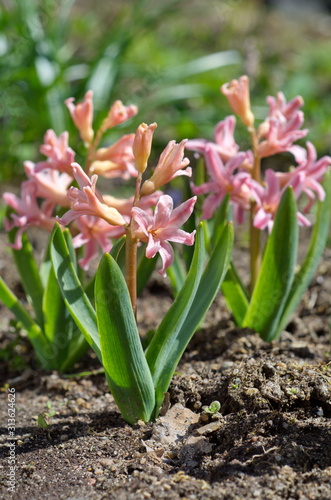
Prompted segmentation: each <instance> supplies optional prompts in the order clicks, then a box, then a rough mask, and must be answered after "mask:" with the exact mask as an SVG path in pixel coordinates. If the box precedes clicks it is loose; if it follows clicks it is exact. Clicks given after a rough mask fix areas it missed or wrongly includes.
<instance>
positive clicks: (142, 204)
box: [103, 191, 163, 218]
mask: <svg viewBox="0 0 331 500" xmlns="http://www.w3.org/2000/svg"><path fill="white" fill-rule="evenodd" d="M162 194H163V193H162V191H155V193H153V194H149V195H148V196H143V197H142V198H140V200H139V203H138V207H139V208H141V209H142V210H146V211H149V209H151V207H155V205H156V204H157V202H158V201H159V198H160V196H161V195H162ZM103 201H104V202H105V203H106V205H108V206H109V207H113V208H116V210H118V211H119V213H120V214H121V215H123V217H124V218H125V217H129V218H130V216H131V210H132V207H133V202H134V196H130V198H115V197H114V196H111V195H109V194H104V195H103Z"/></svg>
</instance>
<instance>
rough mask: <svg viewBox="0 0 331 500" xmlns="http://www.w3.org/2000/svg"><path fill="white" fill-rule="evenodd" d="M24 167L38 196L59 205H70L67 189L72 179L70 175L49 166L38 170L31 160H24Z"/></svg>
mask: <svg viewBox="0 0 331 500" xmlns="http://www.w3.org/2000/svg"><path fill="white" fill-rule="evenodd" d="M24 169H25V173H26V175H27V177H28V178H29V179H31V180H33V182H34V183H35V185H36V189H37V190H36V196H37V197H38V198H44V199H46V200H48V201H49V202H51V203H53V204H54V205H60V206H61V207H69V206H70V201H69V199H68V197H67V191H68V187H69V185H70V184H71V183H72V181H73V177H72V176H71V175H68V174H67V173H65V172H59V171H58V170H54V169H51V168H48V169H44V170H41V171H38V170H37V169H36V166H35V165H34V163H32V162H31V161H26V162H24ZM36 170H37V171H36Z"/></svg>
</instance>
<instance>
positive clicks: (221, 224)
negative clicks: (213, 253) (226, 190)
mask: <svg viewBox="0 0 331 500" xmlns="http://www.w3.org/2000/svg"><path fill="white" fill-rule="evenodd" d="M229 201H230V195H229V194H227V195H226V196H224V198H223V200H222V203H221V204H220V206H219V207H218V209H217V211H216V214H215V216H214V217H213V221H214V224H213V232H212V235H211V237H210V248H211V250H212V249H213V248H214V246H215V245H216V242H217V241H218V239H219V237H220V235H221V234H222V232H223V229H224V228H225V225H226V223H227V221H228V211H229Z"/></svg>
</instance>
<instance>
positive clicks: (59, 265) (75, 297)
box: [51, 225, 102, 362]
mask: <svg viewBox="0 0 331 500" xmlns="http://www.w3.org/2000/svg"><path fill="white" fill-rule="evenodd" d="M51 258H52V263H53V266H54V272H55V274H56V277H57V280H58V283H59V286H60V289H61V293H62V295H63V298H64V301H65V303H66V306H67V307H68V309H69V312H70V314H71V316H72V318H73V320H74V321H75V323H76V325H77V326H78V328H79V329H80V331H81V332H82V333H83V335H84V337H85V338H86V340H87V342H88V343H89V345H90V346H91V347H92V349H93V350H94V352H95V354H96V355H97V356H98V358H99V360H100V361H101V362H102V356H101V350H100V339H99V334H98V326H97V319H96V313H95V310H94V309H93V307H92V305H91V303H90V301H89V299H88V297H87V295H86V293H85V292H84V289H83V287H82V285H81V283H80V281H79V279H78V276H77V273H76V271H75V268H74V265H73V263H72V261H71V257H70V251H69V249H68V246H67V243H66V240H65V237H64V236H63V234H62V230H61V228H60V226H59V225H57V226H56V227H55V229H54V231H53V236H52V243H51Z"/></svg>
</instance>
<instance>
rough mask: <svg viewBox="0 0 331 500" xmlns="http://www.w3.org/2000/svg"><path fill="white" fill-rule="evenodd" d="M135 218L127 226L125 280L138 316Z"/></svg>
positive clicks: (138, 183)
mask: <svg viewBox="0 0 331 500" xmlns="http://www.w3.org/2000/svg"><path fill="white" fill-rule="evenodd" d="M141 181H142V174H141V173H140V172H139V174H138V177H137V180H136V187H135V193H134V200H133V207H136V206H137V205H138V203H139V200H140V188H141ZM134 224H135V222H134V219H133V218H131V221H130V223H129V224H128V225H127V227H126V230H125V231H126V247H125V268H126V271H125V280H126V284H127V287H128V290H129V294H130V299H131V304H132V309H133V313H134V315H135V317H136V316H137V247H138V239H137V238H136V237H135V235H134Z"/></svg>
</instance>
